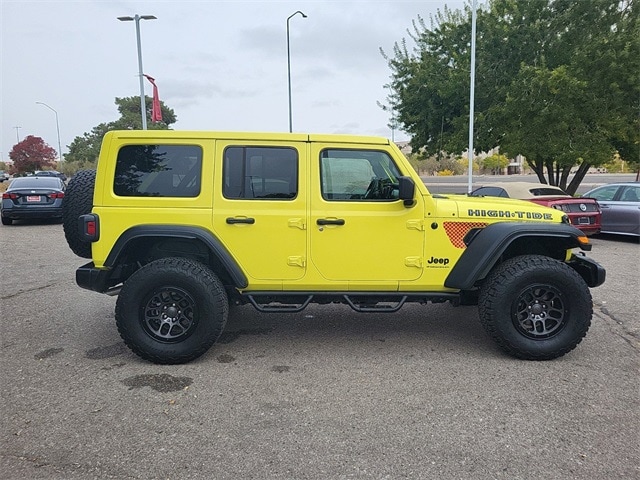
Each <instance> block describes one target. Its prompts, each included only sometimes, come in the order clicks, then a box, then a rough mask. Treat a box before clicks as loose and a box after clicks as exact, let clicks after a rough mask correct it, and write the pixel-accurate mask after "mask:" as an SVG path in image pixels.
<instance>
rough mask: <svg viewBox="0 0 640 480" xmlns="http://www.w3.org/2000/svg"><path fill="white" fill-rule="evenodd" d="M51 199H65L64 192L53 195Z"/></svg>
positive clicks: (50, 196)
mask: <svg viewBox="0 0 640 480" xmlns="http://www.w3.org/2000/svg"><path fill="white" fill-rule="evenodd" d="M49 198H64V193H62V192H57V193H52V194H50V195H49Z"/></svg>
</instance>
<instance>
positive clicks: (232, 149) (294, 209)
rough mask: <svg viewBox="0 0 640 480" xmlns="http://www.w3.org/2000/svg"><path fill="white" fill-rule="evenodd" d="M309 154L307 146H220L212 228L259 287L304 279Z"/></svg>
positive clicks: (270, 143) (258, 143)
mask: <svg viewBox="0 0 640 480" xmlns="http://www.w3.org/2000/svg"><path fill="white" fill-rule="evenodd" d="M306 149H307V143H305V142H286V143H282V142H280V143H278V142H274V141H242V143H240V142H238V141H235V140H218V141H216V148H215V157H216V163H215V168H216V173H215V176H216V186H215V189H214V202H213V204H214V206H213V228H214V231H215V233H216V235H217V236H218V238H219V239H220V240H221V241H222V242H223V243H224V244H225V245H226V246H227V249H228V250H229V252H231V254H232V255H233V256H234V257H235V259H236V261H237V262H238V263H239V264H240V266H241V268H242V270H243V271H244V272H245V273H246V274H247V275H248V276H249V277H250V278H249V282H250V284H253V285H254V286H255V285H256V283H259V284H260V285H261V286H262V288H274V289H278V288H280V285H281V284H282V280H295V279H299V278H302V277H303V276H304V274H305V270H306V262H307V258H306V257H307V252H306V248H307V242H306V234H307V232H306V229H307V221H306V197H307V188H306V182H305V181H304V180H303V179H305V178H306V171H307V168H306V158H307V153H306ZM249 288H251V286H250V287H249Z"/></svg>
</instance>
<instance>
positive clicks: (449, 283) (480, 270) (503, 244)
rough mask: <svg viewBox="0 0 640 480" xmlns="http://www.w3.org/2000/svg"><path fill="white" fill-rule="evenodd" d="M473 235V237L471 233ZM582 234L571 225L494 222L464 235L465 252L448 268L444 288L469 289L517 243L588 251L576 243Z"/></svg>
mask: <svg viewBox="0 0 640 480" xmlns="http://www.w3.org/2000/svg"><path fill="white" fill-rule="evenodd" d="M474 233H475V234H474ZM579 237H582V238H583V239H584V238H585V235H584V233H582V232H581V231H580V230H578V229H577V228H575V227H572V226H571V225H566V224H545V223H524V222H523V223H520V222H519V223H512V222H499V223H493V224H491V225H489V226H487V227H485V228H483V229H481V230H477V231H475V232H473V231H472V233H471V235H469V234H467V237H465V243H467V248H466V250H465V251H464V252H463V253H462V255H461V256H460V258H459V259H458V261H457V263H456V264H455V265H454V267H453V268H452V269H451V272H450V273H449V275H448V276H447V278H446V280H445V282H444V285H445V287H447V288H456V289H460V290H470V289H472V288H473V287H474V285H475V283H476V282H477V281H478V280H482V279H483V278H485V277H486V276H487V275H488V273H489V272H490V271H491V269H492V268H493V266H494V265H495V264H496V263H497V262H498V260H499V259H500V256H501V255H502V254H504V252H505V251H506V250H507V248H509V246H510V245H511V244H512V243H513V242H514V241H516V240H520V239H523V238H530V239H531V241H541V240H543V239H547V240H551V241H552V242H553V243H554V245H556V246H557V248H558V249H560V250H563V251H566V250H569V249H571V248H577V247H580V248H582V249H583V250H591V245H590V244H588V243H586V242H585V243H583V242H581V241H579V240H578V238H579Z"/></svg>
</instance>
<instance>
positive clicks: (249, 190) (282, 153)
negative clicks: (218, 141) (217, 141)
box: [222, 147, 298, 200]
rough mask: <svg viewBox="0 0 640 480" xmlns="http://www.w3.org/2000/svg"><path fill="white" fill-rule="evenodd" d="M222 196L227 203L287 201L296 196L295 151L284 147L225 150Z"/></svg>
mask: <svg viewBox="0 0 640 480" xmlns="http://www.w3.org/2000/svg"><path fill="white" fill-rule="evenodd" d="M222 170H223V173H222V174H223V177H224V184H223V186H222V194H223V195H224V197H225V198H229V199H246V200H253V199H263V200H286V199H292V198H295V197H296V196H297V194H298V151H297V150H295V149H293V148H286V147H228V148H226V149H225V151H224V162H223V166H222Z"/></svg>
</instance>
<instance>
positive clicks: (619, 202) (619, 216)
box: [582, 182, 640, 237]
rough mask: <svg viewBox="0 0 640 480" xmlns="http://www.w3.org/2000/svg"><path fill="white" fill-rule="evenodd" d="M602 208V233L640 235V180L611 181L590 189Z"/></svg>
mask: <svg viewBox="0 0 640 480" xmlns="http://www.w3.org/2000/svg"><path fill="white" fill-rule="evenodd" d="M582 196H583V197H590V198H595V199H596V200H597V201H598V204H600V209H601V210H602V230H601V233H614V234H616V235H632V236H635V237H640V182H629V183H611V184H609V185H603V186H601V187H598V188H594V189H593V190H589V191H588V192H587V193H585V194H583V195H582Z"/></svg>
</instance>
